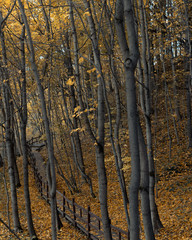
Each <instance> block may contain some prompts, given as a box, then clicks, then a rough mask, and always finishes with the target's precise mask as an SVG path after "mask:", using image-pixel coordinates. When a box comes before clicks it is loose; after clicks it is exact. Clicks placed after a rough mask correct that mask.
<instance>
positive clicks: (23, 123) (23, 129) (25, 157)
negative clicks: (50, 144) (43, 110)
mask: <svg viewBox="0 0 192 240" xmlns="http://www.w3.org/2000/svg"><path fill="white" fill-rule="evenodd" d="M24 39H25V26H23V30H22V34H21V73H22V89H21V104H22V107H21V109H22V110H21V112H20V121H21V122H20V128H21V145H22V153H23V182H24V196H25V209H26V215H27V224H28V230H29V235H30V238H31V239H34V240H35V239H37V237H36V233H35V229H34V226H33V219H32V212H31V201H30V194H29V174H28V154H27V140H26V125H27V93H26V73H25V45H24Z"/></svg>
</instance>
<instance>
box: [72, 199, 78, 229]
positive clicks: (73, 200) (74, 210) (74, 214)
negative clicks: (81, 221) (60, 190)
mask: <svg viewBox="0 0 192 240" xmlns="http://www.w3.org/2000/svg"><path fill="white" fill-rule="evenodd" d="M72 205H73V219H74V225H75V227H76V226H77V222H76V209H75V199H74V198H73V199H72Z"/></svg>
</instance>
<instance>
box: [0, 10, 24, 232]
mask: <svg viewBox="0 0 192 240" xmlns="http://www.w3.org/2000/svg"><path fill="white" fill-rule="evenodd" d="M2 21H3V17H2V13H1V11H0V39H1V47H2V58H3V65H4V67H2V66H1V68H2V76H1V77H2V89H3V104H4V111H5V138H6V151H7V159H8V171H9V178H10V187H11V205H12V215H13V224H14V229H15V231H21V230H22V228H21V224H20V220H19V212H18V204H17V191H16V184H15V174H14V161H16V160H15V156H14V146H13V136H14V130H13V101H12V99H11V96H10V92H9V90H10V86H9V74H8V70H7V56H6V48H5V39H4V34H3V31H2V27H1V26H2V24H1V22H2ZM0 64H1V65H2V63H0Z"/></svg>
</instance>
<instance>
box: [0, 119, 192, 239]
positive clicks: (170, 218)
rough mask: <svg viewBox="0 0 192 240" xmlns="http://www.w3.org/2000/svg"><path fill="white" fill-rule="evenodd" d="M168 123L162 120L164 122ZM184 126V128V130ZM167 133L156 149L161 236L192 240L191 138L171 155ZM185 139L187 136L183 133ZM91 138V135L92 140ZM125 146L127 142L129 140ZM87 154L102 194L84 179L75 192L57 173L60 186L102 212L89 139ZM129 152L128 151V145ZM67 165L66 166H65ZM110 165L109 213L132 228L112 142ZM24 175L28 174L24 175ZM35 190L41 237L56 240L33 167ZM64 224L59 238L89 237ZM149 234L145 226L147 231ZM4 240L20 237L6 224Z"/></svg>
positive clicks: (0, 231)
mask: <svg viewBox="0 0 192 240" xmlns="http://www.w3.org/2000/svg"><path fill="white" fill-rule="evenodd" d="M158 127H159V128H161V127H162V126H161V125H160V124H159V126H158ZM180 130H181V131H182V129H180ZM165 136H166V133H164V135H163V134H159V135H158V136H157V142H158V148H157V149H156V152H157V153H156V156H155V157H156V169H157V174H158V183H157V190H156V193H157V196H158V197H157V205H158V209H159V214H160V218H161V220H162V223H163V225H164V228H163V229H162V230H161V231H160V232H159V233H158V234H157V235H156V239H157V240H172V239H175V240H176V239H177V240H180V239H184V240H190V239H192V194H191V192H192V160H191V159H192V154H191V149H189V150H188V151H186V142H185V141H181V142H180V143H179V144H176V143H175V142H174V141H173V145H172V156H171V159H169V145H168V144H167V141H166V140H165V138H166V137H165ZM182 139H184V138H182ZM87 141H88V140H87ZM124 144H125V145H124V147H125V149H128V147H127V145H126V144H127V140H126V139H124ZM85 146H86V155H85V156H84V157H85V165H86V172H87V174H89V176H90V177H91V178H92V181H93V189H94V192H95V194H96V198H95V199H93V198H92V197H91V194H90V190H89V186H88V185H87V184H85V183H82V182H81V180H80V182H78V186H79V189H80V192H78V193H75V194H74V195H71V194H70V192H69V190H68V188H67V187H66V185H65V183H64V181H63V179H62V178H61V177H60V176H57V187H58V190H60V191H61V192H62V191H64V190H65V192H66V195H67V197H68V198H72V197H75V201H76V202H77V203H78V204H79V205H82V206H83V207H85V208H87V206H88V205H90V207H91V211H92V212H93V213H95V214H97V215H98V216H100V207H99V200H98V182H97V171H96V166H95V156H94V154H93V153H94V151H93V149H92V148H91V147H89V145H88V143H87V142H86V143H85ZM126 151H128V150H126ZM128 155H129V154H128V152H123V157H124V159H123V160H124V163H125V164H124V170H125V175H126V181H127V182H129V175H130V158H129V157H127V156H128ZM18 164H19V169H22V163H21V159H19V161H18ZM63 167H65V166H63ZM106 168H107V177H108V203H109V214H110V218H111V221H112V224H113V225H115V226H117V227H120V228H122V229H124V230H127V227H126V221H125V214H124V210H123V201H122V197H121V192H120V188H119V183H118V179H117V174H116V170H115V164H114V158H113V157H111V148H110V144H108V146H107V149H106ZM0 172H1V179H0V181H1V186H2V187H1V188H0V216H1V218H2V219H3V220H6V219H7V217H6V208H5V206H6V205H5V203H6V201H7V200H6V194H5V191H4V185H3V182H2V169H1V170H0ZM21 177H22V174H21ZM30 192H31V200H32V211H33V216H34V225H35V226H36V230H37V234H38V237H39V239H42V240H43V239H46V240H49V239H51V235H50V234H51V226H50V221H51V219H50V207H49V206H48V205H47V203H46V202H45V201H44V200H42V199H41V197H40V196H39V193H38V192H37V188H36V186H35V183H34V179H33V175H32V172H31V169H30ZM18 194H19V207H20V212H21V222H22V226H23V228H24V233H23V234H19V236H20V237H21V239H28V238H27V231H26V230H25V229H27V224H26V218H25V212H24V198H23V187H21V188H20V189H19V190H18ZM63 225H64V227H63V228H62V229H61V231H60V232H59V236H58V239H66V240H67V239H74V240H78V239H86V237H85V236H84V235H82V234H81V233H80V232H79V231H77V230H75V229H74V227H73V226H71V225H70V224H68V223H67V222H65V221H63ZM141 235H142V238H141V239H143V240H144V237H143V231H142V233H141ZM0 239H16V238H14V237H13V235H12V234H10V233H9V232H8V231H7V229H6V228H5V227H4V226H2V224H1V223H0Z"/></svg>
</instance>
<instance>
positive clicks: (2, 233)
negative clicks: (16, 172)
mask: <svg viewBox="0 0 192 240" xmlns="http://www.w3.org/2000/svg"><path fill="white" fill-rule="evenodd" d="M18 166H19V169H22V162H21V159H19V160H18ZM0 171H1V172H0V173H1V176H0V182H1V188H0V217H1V218H2V219H3V220H4V221H5V222H6V223H7V211H6V202H7V199H6V194H5V189H4V185H3V182H2V180H3V179H2V169H1V170H0ZM21 182H22V174H21ZM29 182H30V196H31V203H32V204H31V207H32V214H33V220H34V225H35V229H36V233H37V236H38V238H39V239H40V240H51V217H50V216H51V211H50V206H49V205H48V204H47V203H46V202H45V201H44V200H43V199H42V198H41V197H40V195H39V192H38V191H37V187H36V185H35V181H34V178H33V173H32V170H31V169H30V171H29ZM8 187H9V185H8ZM18 196H19V198H18V203H19V212H20V217H21V225H22V228H23V233H18V236H19V237H20V238H21V239H22V240H24V239H25V240H27V239H30V238H29V237H28V232H27V222H26V214H25V204H24V192H23V184H22V187H21V188H19V189H18ZM10 219H11V216H10ZM11 222H12V220H11ZM62 223H63V228H62V229H61V230H60V231H59V234H58V239H62V240H63V239H66V240H70V239H77V240H78V239H79V240H80V239H86V237H85V236H84V235H82V234H81V233H80V232H79V231H78V230H76V229H75V228H74V227H73V226H71V225H70V224H69V223H68V222H67V221H65V220H64V219H63V220H62ZM0 239H2V240H15V239H17V238H16V237H14V235H13V234H11V233H10V232H9V230H8V229H7V228H6V227H5V226H4V225H3V224H2V223H0Z"/></svg>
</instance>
